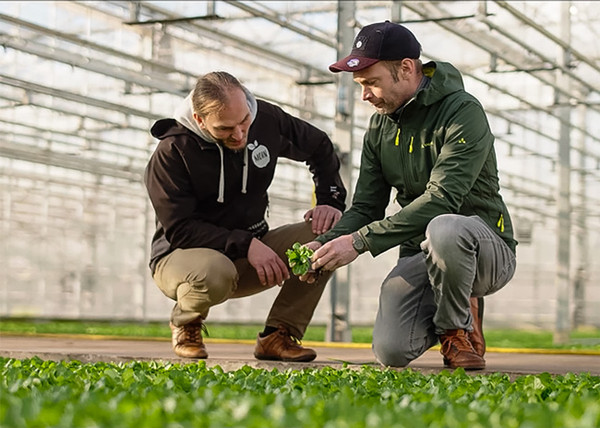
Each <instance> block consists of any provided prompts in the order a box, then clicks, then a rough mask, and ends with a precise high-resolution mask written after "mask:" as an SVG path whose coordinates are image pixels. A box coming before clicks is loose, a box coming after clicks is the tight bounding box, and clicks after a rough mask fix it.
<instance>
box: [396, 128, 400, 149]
mask: <svg viewBox="0 0 600 428" xmlns="http://www.w3.org/2000/svg"><path fill="white" fill-rule="evenodd" d="M398 144H400V127H398V132H397V133H396V145H398Z"/></svg>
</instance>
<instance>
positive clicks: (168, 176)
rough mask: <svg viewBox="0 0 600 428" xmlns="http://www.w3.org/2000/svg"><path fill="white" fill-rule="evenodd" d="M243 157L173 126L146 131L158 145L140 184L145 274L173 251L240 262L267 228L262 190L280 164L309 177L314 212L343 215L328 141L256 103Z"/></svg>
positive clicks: (169, 122) (170, 122) (166, 122)
mask: <svg viewBox="0 0 600 428" xmlns="http://www.w3.org/2000/svg"><path fill="white" fill-rule="evenodd" d="M256 107H257V111H256V117H255V119H254V121H253V122H252V125H251V126H250V129H249V131H248V145H247V148H246V150H244V151H240V152H234V151H231V150H228V149H227V148H224V147H221V146H218V145H217V144H216V143H213V142H208V141H206V140H205V139H203V138H202V137H200V136H199V135H198V134H197V133H195V132H193V131H191V130H190V129H188V128H187V127H185V126H183V125H182V124H181V123H180V122H178V121H177V120H175V119H161V120H159V121H157V122H156V123H155V124H154V125H153V126H152V129H151V133H152V135H153V136H154V137H156V138H158V139H159V140H160V141H159V143H158V146H157V148H156V150H155V152H154V153H153V154H152V156H151V158H150V160H149V162H148V165H147V167H146V171H145V176H144V181H145V185H146V188H147V190H148V194H149V197H150V200H151V202H152V206H153V207H154V211H155V213H156V232H155V234H154V237H153V240H152V250H151V258H150V268H151V270H152V272H153V273H154V270H155V268H156V263H157V262H158V260H160V258H162V257H164V256H165V255H166V254H169V253H170V252H171V251H173V250H174V249H176V248H182V249H185V248H198V247H203V248H212V249H215V250H218V251H221V252H222V253H223V254H225V255H226V256H227V257H229V258H230V259H231V260H235V259H238V258H245V257H246V256H247V253H248V247H249V246H250V241H251V240H252V238H253V237H254V236H257V237H261V236H262V235H264V233H266V230H267V228H268V226H267V225H266V222H265V212H266V209H267V205H268V202H269V201H268V195H267V190H268V188H269V186H270V185H271V182H272V181H273V175H274V173H275V166H276V164H277V159H278V158H279V157H284V158H288V159H292V160H296V161H303V162H306V164H307V165H308V167H309V170H310V171H311V173H312V174H313V180H314V183H315V193H316V200H317V204H318V205H330V206H333V207H335V208H338V209H340V210H341V211H344V209H345V202H344V201H345V198H346V189H345V187H344V184H343V183H342V180H341V178H340V175H339V168H340V161H339V159H338V157H337V155H336V153H335V150H334V147H333V144H332V142H331V140H330V139H329V137H328V136H327V134H326V133H325V132H323V131H321V130H319V129H317V128H316V127H314V126H312V125H310V124H309V123H307V122H305V121H303V120H301V119H298V118H295V117H293V116H291V115H289V114H287V113H285V112H284V111H283V110H282V109H281V108H279V107H277V106H275V105H273V104H270V103H268V102H266V101H262V100H257V101H256Z"/></svg>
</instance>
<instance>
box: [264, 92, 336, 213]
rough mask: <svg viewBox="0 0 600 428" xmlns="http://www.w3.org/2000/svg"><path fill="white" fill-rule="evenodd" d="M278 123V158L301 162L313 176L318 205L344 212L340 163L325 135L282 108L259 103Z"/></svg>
mask: <svg viewBox="0 0 600 428" xmlns="http://www.w3.org/2000/svg"><path fill="white" fill-rule="evenodd" d="M262 104H263V106H265V107H264V108H266V109H272V110H271V113H272V114H273V115H274V116H275V117H276V118H277V120H278V122H279V132H280V136H281V142H282V150H281V152H280V155H281V156H283V157H286V158H288V159H292V160H296V161H304V162H306V164H307V165H308V168H309V170H310V172H311V173H312V175H313V181H314V184H315V194H316V199H317V205H330V206H332V207H335V208H337V209H339V210H340V211H344V209H345V208H346V203H345V200H346V187H345V186H344V183H343V182H342V179H341V177H340V160H339V157H338V156H337V154H336V152H335V149H334V146H333V143H332V142H331V140H330V139H329V137H328V136H327V134H326V133H325V132H323V131H321V130H320V129H318V128H316V127H315V126H313V125H311V124H310V123H308V122H306V121H304V120H302V119H299V118H297V117H294V116H292V115H290V114H288V113H286V112H284V111H283V110H282V109H281V108H279V107H277V106H275V105H272V104H268V103H264V102H263V103H262Z"/></svg>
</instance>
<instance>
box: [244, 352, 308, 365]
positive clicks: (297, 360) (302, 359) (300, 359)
mask: <svg viewBox="0 0 600 428" xmlns="http://www.w3.org/2000/svg"><path fill="white" fill-rule="evenodd" d="M254 358H256V359H257V360H267V361H283V362H285V363H308V362H310V361H312V360H314V359H315V358H317V356H316V355H315V356H312V355H308V356H304V357H298V358H281V357H275V356H273V355H265V354H256V353H255V354H254Z"/></svg>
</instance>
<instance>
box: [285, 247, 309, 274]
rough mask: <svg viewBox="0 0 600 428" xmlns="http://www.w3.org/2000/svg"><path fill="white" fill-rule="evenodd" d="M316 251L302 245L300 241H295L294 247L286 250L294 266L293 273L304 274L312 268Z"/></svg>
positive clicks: (289, 261) (290, 263) (291, 264)
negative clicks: (312, 260) (312, 259)
mask: <svg viewBox="0 0 600 428" xmlns="http://www.w3.org/2000/svg"><path fill="white" fill-rule="evenodd" d="M313 253H314V251H313V250H311V249H310V248H308V247H305V246H303V245H301V244H300V243H299V242H296V243H294V245H292V248H290V249H289V250H287V251H286V252H285V255H286V256H287V258H288V264H289V265H290V267H291V268H292V273H293V274H294V275H296V276H302V275H304V274H306V273H307V272H308V271H309V270H310V265H311V263H312V262H311V260H310V258H311V257H312V255H313Z"/></svg>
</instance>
